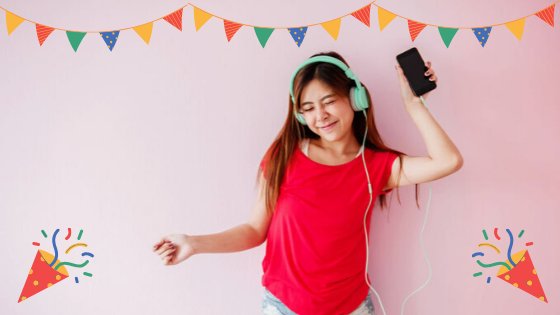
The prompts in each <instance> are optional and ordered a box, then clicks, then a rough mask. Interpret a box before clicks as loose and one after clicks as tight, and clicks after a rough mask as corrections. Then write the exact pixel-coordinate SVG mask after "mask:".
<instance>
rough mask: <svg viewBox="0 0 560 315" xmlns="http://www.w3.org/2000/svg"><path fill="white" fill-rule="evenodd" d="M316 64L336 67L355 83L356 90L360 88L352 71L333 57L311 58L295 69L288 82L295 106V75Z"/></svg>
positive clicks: (358, 81)
mask: <svg viewBox="0 0 560 315" xmlns="http://www.w3.org/2000/svg"><path fill="white" fill-rule="evenodd" d="M317 62H326V63H330V64H333V65H335V66H338V67H339V68H340V69H342V71H344V74H346V76H347V77H348V78H349V79H351V80H354V82H356V87H357V88H358V89H360V88H361V86H362V85H361V83H360V80H359V79H358V77H357V76H356V75H355V74H354V72H352V70H350V68H349V67H348V66H347V65H346V64H345V63H344V62H342V61H341V60H340V59H338V58H335V57H331V56H315V57H311V58H309V59H307V60H306V61H304V62H303V63H302V64H301V65H300V66H299V67H297V69H296V70H295V71H294V73H293V74H292V78H291V80H290V95H291V97H292V102H293V103H294V104H295V103H296V100H295V98H294V79H295V78H296V75H297V73H298V72H299V71H300V70H301V69H302V68H303V67H305V66H307V65H309V64H312V63H317Z"/></svg>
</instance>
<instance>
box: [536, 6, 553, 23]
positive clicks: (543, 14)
mask: <svg viewBox="0 0 560 315" xmlns="http://www.w3.org/2000/svg"><path fill="white" fill-rule="evenodd" d="M554 6H555V5H554V4H553V5H551V6H550V7H548V8H546V9H544V10H542V11H540V12H538V13H536V14H535V15H536V16H538V17H540V18H541V20H543V21H545V22H546V23H547V24H549V25H550V26H552V27H554Z"/></svg>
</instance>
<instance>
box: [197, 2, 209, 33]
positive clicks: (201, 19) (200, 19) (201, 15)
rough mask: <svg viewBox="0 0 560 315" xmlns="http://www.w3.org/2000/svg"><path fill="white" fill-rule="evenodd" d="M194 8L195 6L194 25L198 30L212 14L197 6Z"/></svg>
mask: <svg viewBox="0 0 560 315" xmlns="http://www.w3.org/2000/svg"><path fill="white" fill-rule="evenodd" d="M193 8H194V27H195V29H196V30H197V31H198V30H199V29H200V28H201V27H202V25H204V24H205V23H206V22H208V20H210V18H211V17H212V14H210V13H208V12H204V11H202V10H200V9H199V8H197V7H193Z"/></svg>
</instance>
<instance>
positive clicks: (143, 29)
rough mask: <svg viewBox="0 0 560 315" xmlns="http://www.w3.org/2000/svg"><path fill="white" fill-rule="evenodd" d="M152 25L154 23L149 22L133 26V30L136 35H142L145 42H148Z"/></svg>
mask: <svg viewBox="0 0 560 315" xmlns="http://www.w3.org/2000/svg"><path fill="white" fill-rule="evenodd" d="M153 27H154V23H153V22H150V23H146V24H143V25H138V26H136V27H134V31H135V32H136V33H137V34H138V36H140V37H142V39H143V40H144V41H145V42H146V44H149V43H150V38H151V37H152V28H153Z"/></svg>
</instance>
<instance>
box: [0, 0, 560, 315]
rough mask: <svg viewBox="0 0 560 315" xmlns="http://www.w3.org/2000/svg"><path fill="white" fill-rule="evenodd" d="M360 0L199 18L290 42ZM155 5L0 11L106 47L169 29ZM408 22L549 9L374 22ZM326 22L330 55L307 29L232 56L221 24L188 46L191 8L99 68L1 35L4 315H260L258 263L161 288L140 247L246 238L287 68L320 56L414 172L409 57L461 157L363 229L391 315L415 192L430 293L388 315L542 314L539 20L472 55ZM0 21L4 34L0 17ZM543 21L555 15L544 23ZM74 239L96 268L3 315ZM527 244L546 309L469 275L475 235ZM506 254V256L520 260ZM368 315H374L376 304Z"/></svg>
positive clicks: (100, 53)
mask: <svg viewBox="0 0 560 315" xmlns="http://www.w3.org/2000/svg"><path fill="white" fill-rule="evenodd" d="M367 3H368V1H355V0H353V1H331V3H325V1H319V0H313V1H306V2H304V3H300V2H299V1H293V0H292V1H276V2H275V3H270V2H263V1H257V0H251V1H247V0H246V1H243V2H239V1H228V2H224V1H198V2H197V3H195V5H197V6H199V7H200V8H203V9H205V10H207V11H209V12H211V13H213V14H215V15H218V16H222V17H225V18H230V19H232V20H235V21H240V22H244V23H246V24H254V25H271V26H292V25H294V26H296V25H301V24H311V23H317V22H322V21H325V20H329V19H332V18H335V17H338V16H341V15H343V14H346V13H350V12H352V11H354V10H356V9H358V8H360V7H361V6H363V5H366V4H367ZM185 4H186V2H183V1H178V0H173V1H165V2H161V1H160V2H158V1H119V2H118V3H115V2H113V1H99V0H98V1H92V2H89V3H83V2H76V1H62V0H59V1H49V3H48V4H47V3H45V2H44V1H27V2H20V1H6V0H3V1H0V6H2V7H4V8H6V9H8V10H11V11H12V12H14V13H16V14H19V15H21V16H23V17H25V18H27V19H30V20H34V21H37V22H42V23H44V24H46V25H51V26H57V27H60V28H68V29H76V30H83V29H85V30H101V29H111V28H124V27H128V26H133V25H137V24H142V23H145V22H147V21H149V20H153V19H156V18H159V17H161V16H164V15H165V14H167V13H170V12H172V11H173V10H174V9H177V8H179V7H181V6H183V5H185ZM378 4H379V5H380V6H383V7H385V8H386V9H388V10H391V11H394V12H397V13H399V14H400V15H402V16H406V17H410V18H413V19H416V20H419V21H423V22H427V23H430V24H437V25H448V26H483V25H487V24H499V23H502V22H505V21H511V20H514V19H517V18H519V17H522V16H526V15H529V14H531V13H534V12H537V11H538V10H540V9H542V8H544V7H546V6H547V5H548V4H550V1H545V0H538V1H531V2H527V1H521V0H516V1H513V2H512V1H505V0H503V1H494V2H488V1H461V2H456V1H455V2H440V1H435V0H431V1H428V0H423V1H419V0H415V1H407V2H401V3H394V2H390V1H380V2H378ZM372 8H373V10H372V14H371V21H372V28H367V27H365V26H364V25H362V24H361V23H360V22H358V21H357V20H355V19H354V18H352V17H346V18H344V19H343V20H342V27H341V30H340V35H339V38H338V40H337V41H334V40H332V38H331V37H330V36H329V35H328V34H327V33H326V32H325V31H324V30H323V29H322V28H321V27H320V26H314V27H310V28H309V30H308V32H307V37H306V39H305V41H304V43H303V44H302V45H301V47H299V48H298V47H297V46H296V45H295V44H294V42H293V41H292V39H291V37H290V36H289V35H288V32H287V31H286V30H276V31H275V32H274V33H273V34H272V36H271V38H270V40H269V42H268V44H267V46H266V48H265V49H263V48H261V46H260V45H259V44H258V41H257V39H256V37H255V34H254V32H253V30H252V29H251V28H249V27H243V28H241V29H240V30H239V31H238V33H237V34H236V35H235V37H234V38H233V39H232V41H231V42H230V43H227V41H226V39H225V35H224V30H223V25H222V21H221V20H219V19H217V18H212V19H211V20H210V21H208V22H207V23H206V25H204V27H203V28H202V29H201V30H199V31H198V32H195V30H194V26H193V18H192V11H193V10H192V7H190V6H189V7H187V8H186V9H185V11H184V18H183V21H184V29H183V32H178V31H177V30H175V29H174V28H172V27H171V26H169V25H168V24H167V23H166V22H163V21H159V22H156V23H155V24H154V30H153V34H152V39H151V42H150V45H149V46H147V45H146V44H145V43H144V42H143V41H142V40H141V39H140V38H139V37H138V36H137V35H136V34H135V33H134V32H133V31H132V30H128V31H122V32H121V35H120V37H119V40H118V43H117V45H116V47H115V49H114V50H113V52H109V51H108V49H107V48H106V47H105V46H104V45H103V43H102V41H101V39H100V37H99V35H96V34H88V35H87V36H86V37H85V39H84V41H83V43H82V44H81V46H80V48H79V50H78V52H77V53H75V52H74V51H73V50H72V48H71V47H70V45H69V44H68V40H67V38H66V36H65V34H64V33H63V32H61V31H56V32H54V33H53V34H52V35H51V36H50V37H49V39H48V40H47V41H46V42H45V44H44V45H43V47H39V46H38V44H37V39H36V35H35V26H34V24H32V23H30V22H24V23H23V24H22V25H20V26H19V28H18V29H16V30H15V31H14V33H13V34H12V35H11V36H8V35H7V33H6V31H5V28H4V27H3V25H4V18H3V17H0V25H2V29H3V31H0V69H2V75H1V76H0V91H1V94H2V101H1V103H0V147H1V148H2V150H1V154H0V178H2V180H1V181H0V246H1V248H2V249H3V250H2V252H3V255H2V259H1V260H0V278H1V279H2V286H0V313H2V314H37V313H41V314H58V315H64V314H75V313H76V312H80V313H82V314H152V313H156V312H157V313H160V314H259V312H260V302H261V292H262V287H261V285H260V276H261V269H260V268H261V267H260V263H261V260H262V258H263V255H264V246H261V247H259V248H256V249H253V250H250V251H245V252H241V253H236V254H229V255H200V256H195V257H193V258H192V259H191V260H188V261H187V262H185V263H183V264H181V265H179V266H176V267H172V268H169V267H164V266H162V264H161V263H160V261H159V260H158V258H157V257H156V256H155V255H153V254H152V253H151V244H152V243H153V242H154V241H156V240H157V239H158V238H159V237H160V236H162V235H164V234H166V233H171V232H184V233H191V234H201V233H213V232H217V231H221V230H224V229H227V228H229V227H231V226H233V225H237V224H239V223H242V222H243V221H244V220H246V219H247V218H248V216H249V214H250V209H251V207H252V204H253V200H254V197H255V193H256V192H255V190H254V178H255V172H256V170H257V166H258V162H259V160H260V157H261V156H262V154H263V153H264V150H265V149H266V148H267V147H268V145H269V144H270V143H271V141H272V140H273V138H274V136H275V135H276V134H277V132H278V130H279V128H280V127H281V125H282V123H283V121H284V117H285V115H286V112H287V104H286V100H287V96H288V95H287V94H288V80H289V77H290V75H291V71H292V70H291V69H293V68H294V67H296V66H297V65H298V64H299V63H300V62H301V61H303V60H304V59H305V58H307V57H308V56H310V55H311V54H313V53H316V52H318V51H325V50H336V51H338V52H340V53H341V54H342V55H343V56H345V58H346V59H347V60H348V61H349V62H350V65H351V66H352V67H353V69H355V72H356V73H357V74H358V75H359V76H360V78H361V80H362V81H363V82H365V83H366V85H367V86H368V87H369V89H370V90H371V91H372V92H373V97H374V106H375V109H376V114H377V120H378V128H379V129H380V132H381V133H382V135H383V137H384V139H385V140H386V142H387V143H388V144H389V145H391V146H392V147H394V148H396V149H398V150H401V151H404V152H406V153H408V154H409V155H423V154H426V151H425V148H424V144H423V142H422V139H421V137H420V134H419V133H418V131H417V130H416V128H415V126H414V125H413V122H412V120H411V119H410V118H408V115H407V113H406V111H405V110H404V106H403V104H402V103H401V100H400V95H399V86H398V81H397V76H396V73H395V71H394V68H393V65H394V64H395V59H394V58H395V56H396V54H398V53H400V52H402V51H404V50H406V49H408V48H409V47H411V46H412V45H414V46H416V47H418V49H419V50H420V51H421V53H422V54H423V56H424V57H425V59H427V60H431V61H432V62H433V65H434V69H435V70H436V72H437V74H438V77H439V82H438V83H439V87H438V89H437V90H436V91H434V92H432V94H431V95H430V98H429V99H428V105H429V108H430V110H431V112H432V113H433V115H434V116H435V117H436V119H437V120H438V122H439V123H440V124H441V126H442V127H443V128H444V129H445V130H446V131H447V132H448V134H449V135H450V137H451V138H452V139H453V140H454V142H455V143H456V145H457V146H458V147H459V149H460V150H461V153H462V154H463V157H464V160H465V164H464V166H463V168H462V169H461V170H460V172H458V173H456V174H454V175H453V176H451V177H448V178H444V179H441V180H438V181H435V182H432V183H429V184H423V185H420V203H421V209H420V210H418V209H416V208H415V204H414V187H404V188H402V189H400V197H401V201H402V203H401V204H399V203H398V202H397V200H396V197H397V196H396V194H393V201H392V206H391V209H390V211H388V212H387V211H385V212H382V213H381V212H377V210H376V212H375V215H374V222H373V225H372V227H373V228H372V232H371V237H372V239H373V244H372V245H371V250H370V252H371V255H372V256H371V260H370V267H369V268H370V269H369V271H370V274H371V275H372V279H373V284H374V286H375V288H376V289H377V290H378V291H379V292H380V294H381V297H382V299H383V302H384V305H385V308H386V310H387V312H388V314H400V305H401V301H402V300H403V299H404V298H405V297H406V296H407V295H408V294H409V293H410V292H411V291H413V290H414V289H415V288H417V287H418V286H419V285H420V284H422V283H423V282H424V281H425V279H426V277H427V266H426V264H425V263H424V261H423V256H422V251H421V249H420V245H419V238H418V236H419V232H420V228H421V225H422V220H423V216H424V214H425V206H426V202H427V200H428V187H431V188H432V193H433V194H432V203H431V209H430V215H429V217H428V223H427V226H426V231H425V244H426V248H427V252H428V254H429V257H430V261H431V264H432V267H433V277H432V280H431V281H430V283H429V284H428V286H427V287H426V288H425V289H424V290H422V291H420V292H419V293H418V294H416V295H414V296H413V297H412V298H411V299H410V301H409V303H408V304H407V307H406V312H405V314H422V315H423V314H458V315H462V314H465V315H467V314H542V315H548V314H558V313H560V306H558V305H559V304H558V303H559V301H558V296H560V286H559V285H558V283H560V271H559V269H558V260H559V259H560V252H559V250H558V248H559V247H558V240H560V229H558V228H557V227H556V225H557V223H558V222H559V221H560V215H559V214H558V213H559V210H560V209H559V206H558V204H559V201H560V197H559V194H558V183H559V181H560V171H559V168H558V167H557V161H558V160H559V158H560V146H558V145H557V143H556V140H557V137H558V135H559V134H560V127H559V126H560V124H558V120H559V119H560V108H559V106H558V80H557V76H558V75H557V72H558V70H559V69H560V59H559V58H558V51H560V36H559V31H558V27H556V28H552V27H550V26H548V25H546V24H545V23H543V22H542V21H541V20H540V19H538V18H536V17H535V16H532V17H529V18H528V19H527V23H526V26H525V32H524V35H523V39H522V40H521V41H518V40H517V39H516V38H515V37H514V36H513V35H512V34H511V33H510V32H509V30H507V29H506V28H505V26H496V27H494V28H493V30H492V33H491V36H490V39H489V41H488V43H487V44H486V46H485V47H484V48H482V47H480V45H478V43H477V40H476V38H475V37H474V35H473V34H472V32H471V31H469V30H460V31H459V32H458V33H457V35H456V36H455V38H454V40H453V42H452V43H451V46H450V47H449V48H446V47H445V45H444V44H443V42H442V40H441V38H440V37H439V34H438V32H437V29H436V28H434V27H428V28H426V29H425V30H424V31H423V32H422V33H421V34H420V35H419V36H418V38H417V39H416V41H415V42H414V43H412V42H411V41H410V38H409V35H408V31H407V24H406V20H404V19H399V18H397V19H395V20H394V21H393V22H392V23H391V24H390V25H389V26H387V27H386V28H385V29H384V30H383V31H382V32H380V31H379V28H378V27H377V11H376V10H375V7H372ZM2 15H3V14H2ZM556 17H558V8H557V9H556ZM67 227H74V228H83V229H84V239H86V240H87V241H88V242H89V246H90V247H89V249H90V250H91V251H92V252H95V254H96V257H95V259H94V260H93V261H92V264H91V265H90V266H89V268H88V271H89V272H91V273H92V274H93V277H92V278H82V279H81V282H80V284H75V283H74V281H73V280H67V281H66V283H61V284H57V285H56V286H53V287H52V288H49V289H48V290H46V291H44V292H41V293H39V294H38V295H37V296H34V297H32V298H30V299H29V300H28V301H25V302H24V303H20V304H17V303H16V301H17V299H18V297H19V293H20V290H21V288H22V286H23V283H24V281H25V277H26V274H27V270H28V268H29V266H30V263H31V261H32V259H33V257H34V255H35V251H36V247H34V246H32V245H31V243H32V242H34V241H38V240H41V241H43V243H44V244H43V243H42V245H45V246H42V247H45V248H46V249H49V246H48V242H47V241H46V240H45V239H44V238H43V237H42V236H41V233H40V231H41V230H42V229H45V230H50V231H52V230H54V229H55V228H62V229H64V230H65V229H66V228H67ZM494 227H498V228H499V229H500V231H501V232H500V233H501V236H502V237H503V238H502V240H501V241H497V240H493V239H492V238H491V239H490V241H492V242H493V243H494V244H496V245H498V246H500V247H501V248H502V249H503V248H507V243H506V242H505V238H506V237H505V236H506V234H505V232H504V231H505V229H506V228H509V229H511V230H512V231H513V232H514V233H515V234H516V235H517V233H518V232H519V231H521V230H525V233H524V236H523V238H521V240H522V241H523V242H527V241H533V242H534V245H532V246H530V247H528V248H529V249H530V253H531V257H532V259H533V263H534V264H535V268H536V269H537V270H538V274H539V277H540V281H541V283H542V285H543V287H544V290H545V293H546V295H547V297H548V300H549V303H548V304H546V303H543V302H541V301H539V300H537V299H536V298H534V297H532V296H530V295H529V294H527V293H525V292H523V291H521V290H519V289H516V288H514V287H512V286H511V285H509V284H507V283H505V282H504V281H501V280H500V279H498V278H497V277H495V276H493V279H492V282H491V283H490V284H486V282H485V279H486V278H485V277H484V278H483V277H479V278H475V277H473V274H474V273H476V272H478V271H484V272H485V274H486V275H493V274H495V272H496V271H497V270H496V269H495V268H494V269H492V270H490V269H485V270H483V269H482V268H481V267H479V266H477V265H476V264H475V262H474V259H473V258H471V254H472V253H474V252H475V251H478V250H479V249H480V248H478V247H477V244H479V243H481V242H482V241H483V236H482V230H483V229H486V231H488V233H489V236H490V237H493V236H492V235H491V234H492V231H493V228H494ZM523 242H521V241H519V242H517V243H516V244H517V247H515V248H514V252H515V250H516V249H517V250H520V249H522V248H524V247H525V246H524V245H523ZM375 305H376V308H377V310H378V313H377V314H381V312H380V308H379V306H378V303H377V301H375Z"/></svg>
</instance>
